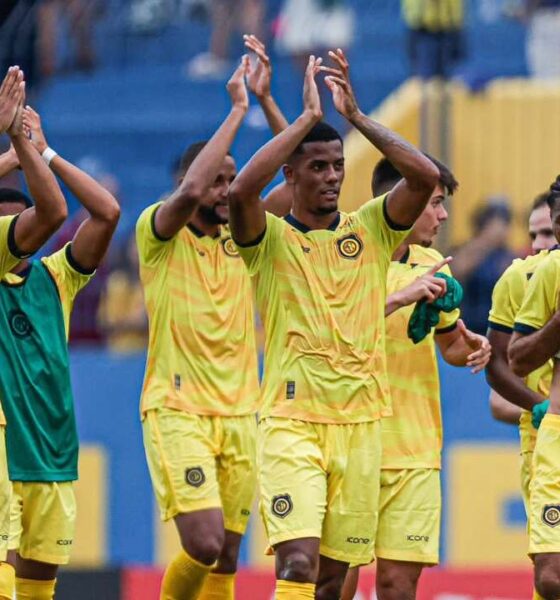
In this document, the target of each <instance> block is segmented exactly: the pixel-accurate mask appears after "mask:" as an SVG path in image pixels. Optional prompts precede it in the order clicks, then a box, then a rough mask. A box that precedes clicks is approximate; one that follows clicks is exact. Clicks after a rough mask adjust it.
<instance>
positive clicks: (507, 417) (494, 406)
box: [488, 390, 523, 425]
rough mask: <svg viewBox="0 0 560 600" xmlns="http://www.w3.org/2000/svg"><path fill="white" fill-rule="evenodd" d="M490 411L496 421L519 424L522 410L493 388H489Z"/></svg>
mask: <svg viewBox="0 0 560 600" xmlns="http://www.w3.org/2000/svg"><path fill="white" fill-rule="evenodd" d="M488 401H489V403H490V411H491V413H492V416H493V417H494V419H496V421H501V422H502V423H507V424H508V425H519V419H520V418H521V414H522V412H523V411H522V410H521V409H520V408H519V406H515V404H512V403H511V402H509V401H508V400H506V399H505V398H502V396H500V394H498V392H496V391H495V390H490V397H489V398H488Z"/></svg>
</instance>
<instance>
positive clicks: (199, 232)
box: [187, 223, 220, 239]
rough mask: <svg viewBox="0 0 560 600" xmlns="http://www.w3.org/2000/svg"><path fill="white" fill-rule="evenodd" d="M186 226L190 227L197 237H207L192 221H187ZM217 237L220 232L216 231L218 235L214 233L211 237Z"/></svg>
mask: <svg viewBox="0 0 560 600" xmlns="http://www.w3.org/2000/svg"><path fill="white" fill-rule="evenodd" d="M187 227H188V228H189V229H190V231H191V232H192V233H194V235H196V237H197V238H203V237H209V236H207V235H206V234H205V233H204V231H200V229H199V228H198V227H197V226H196V225H193V224H192V223H187ZM219 237H220V233H219V232H218V235H215V236H214V237H213V238H212V239H216V238H219Z"/></svg>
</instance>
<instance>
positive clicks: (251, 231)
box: [228, 56, 322, 246]
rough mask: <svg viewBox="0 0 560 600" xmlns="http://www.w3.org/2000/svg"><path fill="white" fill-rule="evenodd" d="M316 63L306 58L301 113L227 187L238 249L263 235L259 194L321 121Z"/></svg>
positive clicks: (262, 209)
mask: <svg viewBox="0 0 560 600" xmlns="http://www.w3.org/2000/svg"><path fill="white" fill-rule="evenodd" d="M320 64H321V59H316V58H315V57H314V56H310V57H309V63H308V65H307V69H306V72H305V82H304V92H303V103H304V110H303V113H302V114H301V115H300V116H299V117H298V118H297V119H296V120H295V121H294V122H293V123H292V124H291V125H290V126H289V127H288V128H287V129H285V130H284V131H283V132H282V133H280V134H279V135H277V136H276V137H274V138H273V139H272V140H270V141H269V142H268V143H267V144H265V145H264V146H263V147H262V148H261V149H260V150H259V151H258V152H257V153H256V154H255V155H254V156H253V158H251V160H250V161H249V162H248V163H247V165H246V166H245V167H244V168H243V169H242V170H241V172H240V173H239V175H238V176H237V177H236V178H235V181H234V182H233V183H232V184H231V187H230V190H229V197H228V200H229V208H230V215H229V216H230V226H231V229H232V233H233V237H234V239H235V241H236V242H237V243H238V244H239V245H241V246H243V245H250V244H253V243H255V240H258V239H259V238H260V237H261V236H262V235H263V234H264V232H265V229H266V215H265V210H264V206H263V202H262V201H261V199H260V196H261V192H262V191H263V189H264V188H265V187H266V186H267V185H268V184H269V183H270V182H271V181H272V179H273V178H274V177H275V175H276V173H277V171H278V169H279V168H280V167H281V166H282V165H283V164H284V163H285V162H286V161H287V160H288V158H289V157H290V156H291V154H292V153H293V152H294V150H295V149H296V148H297V147H298V145H299V144H300V143H301V141H302V140H303V138H304V137H305V136H306V135H307V133H308V132H309V131H310V130H311V128H312V127H313V126H314V125H315V124H316V123H317V122H318V121H320V120H321V117H322V112H321V101H320V98H319V91H318V89H317V84H316V82H315V76H316V74H317V73H318V71H319V66H320Z"/></svg>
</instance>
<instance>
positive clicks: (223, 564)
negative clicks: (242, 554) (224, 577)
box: [218, 536, 239, 573]
mask: <svg viewBox="0 0 560 600" xmlns="http://www.w3.org/2000/svg"><path fill="white" fill-rule="evenodd" d="M238 558H239V544H235V543H233V544H228V540H227V536H226V542H225V544H224V546H223V548H222V553H221V554H220V559H219V561H218V571H219V572H220V573H235V572H236V571H237V560H238Z"/></svg>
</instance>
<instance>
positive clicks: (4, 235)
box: [0, 215, 21, 275]
mask: <svg viewBox="0 0 560 600" xmlns="http://www.w3.org/2000/svg"><path fill="white" fill-rule="evenodd" d="M16 221H17V215H16V216H10V217H0V275H4V274H5V273H7V272H8V271H10V270H11V269H13V268H14V267H15V266H16V265H17V264H18V262H19V261H20V260H21V257H19V256H18V252H17V248H16V247H15V239H14V227H15V224H16Z"/></svg>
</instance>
